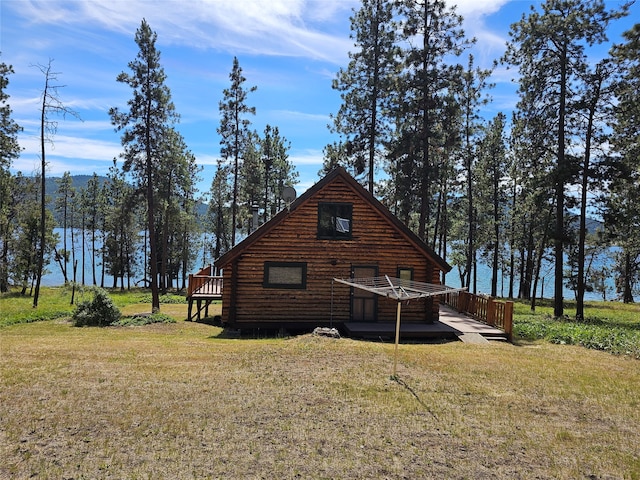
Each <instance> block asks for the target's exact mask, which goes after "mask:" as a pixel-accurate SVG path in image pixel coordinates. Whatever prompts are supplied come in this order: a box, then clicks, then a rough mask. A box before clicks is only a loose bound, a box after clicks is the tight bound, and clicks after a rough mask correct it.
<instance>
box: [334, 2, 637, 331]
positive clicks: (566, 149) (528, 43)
mask: <svg viewBox="0 0 640 480" xmlns="http://www.w3.org/2000/svg"><path fill="white" fill-rule="evenodd" d="M629 6H630V4H622V5H619V6H618V7H617V8H612V9H608V8H607V5H606V4H605V2H603V1H598V0H593V1H591V0H590V1H585V0H547V1H545V2H543V3H542V4H540V5H534V6H532V7H531V9H530V11H529V12H528V13H527V14H524V15H523V16H522V18H521V19H520V20H519V21H518V22H516V23H514V24H512V25H511V28H510V31H509V40H508V42H507V44H506V49H505V53H504V55H503V56H502V57H501V58H499V59H496V62H495V64H494V66H493V67H492V68H491V69H482V68H478V67H477V66H476V62H475V59H474V57H473V55H472V54H470V53H469V49H470V47H471V46H472V45H473V44H474V43H475V39H473V38H468V37H467V36H466V35H465V33H464V30H463V28H462V20H463V19H462V17H461V16H460V15H458V14H457V13H456V10H455V8H448V7H447V6H446V4H445V2H443V1H440V0H396V1H393V2H388V1H384V0H363V1H362V5H361V7H360V8H359V9H358V10H357V11H354V14H353V16H352V17H351V38H352V39H353V40H354V49H353V50H352V51H351V53H350V55H349V58H350V61H349V64H348V65H347V66H346V67H344V68H342V69H340V70H339V72H338V74H337V76H336V78H335V80H334V82H333V87H334V88H335V89H336V90H337V91H338V92H340V95H341V98H342V104H341V107H340V109H339V111H338V112H337V113H336V114H335V115H334V116H333V118H332V124H331V125H330V127H331V129H332V131H333V132H335V133H336V134H338V136H339V140H338V141H335V142H334V143H332V144H331V145H328V146H327V147H326V148H325V157H326V159H325V165H324V170H329V169H331V168H332V167H333V165H334V164H337V163H343V164H345V163H346V165H348V166H349V167H350V168H351V169H352V171H353V173H354V174H355V175H358V178H359V179H361V181H362V182H363V183H364V184H365V185H368V187H369V189H370V190H371V192H374V193H375V194H376V195H378V196H379V197H381V198H382V199H383V201H384V202H385V203H386V204H387V205H389V206H390V207H391V209H392V210H393V211H394V213H395V214H396V215H398V216H399V218H400V219H401V220H402V221H404V222H405V223H407V224H408V225H409V226H411V228H413V229H414V230H415V231H416V233H417V234H418V235H419V236H420V237H421V238H422V239H423V240H425V241H426V242H427V243H428V244H429V245H430V246H431V247H432V248H433V249H434V250H435V251H436V252H437V253H438V254H440V255H441V256H442V257H444V258H447V259H448V260H449V261H450V262H451V263H452V264H453V265H454V266H455V267H456V268H457V272H458V275H459V276H460V280H461V283H462V285H463V286H466V287H468V288H469V289H470V290H471V291H476V282H477V273H478V268H477V265H478V263H479V262H485V263H487V264H488V265H490V266H491V271H492V274H491V292H490V293H491V295H494V296H495V295H497V293H498V281H499V279H501V278H506V281H507V283H508V286H507V292H506V296H508V297H512V298H514V297H519V298H526V299H531V305H532V308H535V301H536V298H535V297H536V292H537V291H539V288H538V283H539V282H540V279H541V267H542V265H543V263H544V262H545V261H546V260H547V259H550V260H551V262H552V263H553V264H554V273H553V277H554V291H553V297H554V300H555V303H554V313H555V315H556V316H557V317H560V316H562V315H563V314H564V310H563V308H564V306H563V289H564V287H566V286H569V287H570V288H571V289H573V290H574V291H575V292H576V300H577V311H576V317H577V318H579V319H581V318H584V294H585V291H587V290H592V289H600V290H601V291H603V292H606V288H605V283H604V281H605V279H606V277H607V276H614V277H615V279H616V287H617V288H616V289H617V294H618V295H619V297H620V298H621V299H622V300H623V301H625V302H629V301H633V291H634V289H635V288H636V286H637V282H638V279H639V278H638V277H639V267H640V244H639V242H638V238H639V236H638V233H639V232H638V230H637V227H638V219H639V218H640V217H638V213H639V212H638V210H637V201H636V198H637V197H636V196H634V195H633V193H634V192H637V189H638V182H637V176H638V172H639V159H640V157H639V156H638V148H640V147H639V145H640V142H639V137H638V135H639V134H638V132H640V128H639V125H638V119H639V118H640V117H639V116H638V108H639V107H638V105H640V102H638V93H637V92H638V78H639V77H638V65H639V64H640V54H639V53H638V52H639V50H638V42H639V39H638V35H639V32H640V26H639V25H636V26H635V27H633V29H632V30H630V31H628V32H626V33H625V34H624V40H625V41H624V42H623V43H622V44H620V45H613V46H611V48H610V50H609V52H608V54H605V55H602V56H601V57H602V58H600V56H599V55H598V54H596V53H595V48H596V47H597V46H598V45H602V44H606V43H607V42H608V39H607V32H608V30H609V28H610V26H611V25H613V24H614V22H616V21H617V20H618V19H620V18H622V17H624V16H625V15H627V14H628V9H629ZM594 58H595V59H596V60H594ZM497 67H501V68H504V69H509V70H511V71H512V72H513V76H514V79H515V81H516V82H517V85H518V103H517V105H516V107H515V109H514V110H513V111H511V112H499V113H497V114H496V115H494V116H493V117H492V118H488V117H487V115H486V112H487V111H488V110H489V109H488V107H490V106H491V105H490V104H491V102H492V98H491V88H492V87H493V85H492V84H490V82H489V80H490V76H491V73H492V70H493V69H495V68H497ZM376 172H378V173H382V174H381V175H379V180H378V181H375V174H376ZM589 214H591V215H596V216H599V217H600V218H602V219H604V227H603V228H601V229H600V231H598V232H597V234H593V232H592V234H591V236H588V231H587V222H588V216H589ZM610 245H615V246H616V247H617V250H616V255H615V262H614V265H615V266H614V271H611V272H609V271H607V270H605V269H602V268H595V266H594V258H595V256H596V255H597V254H601V253H602V251H603V250H605V249H606V247H607V246H610ZM445 280H446V279H445ZM516 285H517V290H516Z"/></svg>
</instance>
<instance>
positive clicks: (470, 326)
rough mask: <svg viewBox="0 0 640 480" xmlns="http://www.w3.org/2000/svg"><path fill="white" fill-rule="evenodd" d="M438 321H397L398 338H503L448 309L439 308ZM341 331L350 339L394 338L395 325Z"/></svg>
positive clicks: (357, 325) (360, 324) (496, 331)
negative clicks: (473, 336) (466, 335)
mask: <svg viewBox="0 0 640 480" xmlns="http://www.w3.org/2000/svg"><path fill="white" fill-rule="evenodd" d="M439 317H440V318H439V319H438V320H437V321H435V322H433V323H402V319H401V321H400V339H401V340H402V339H407V338H414V339H415V338H430V339H436V338H442V339H455V338H458V337H460V336H461V335H464V334H478V335H482V336H483V337H488V338H506V334H505V333H504V332H503V331H502V330H500V329H499V328H495V327H492V326H490V325H487V324H486V323H483V322H480V321H478V320H475V319H473V318H471V317H468V316H466V315H464V314H463V313H458V312H457V311H455V310H453V309H452V308H451V307H448V306H446V305H440V316H439ZM344 326H345V329H346V330H347V333H348V334H349V335H350V336H354V337H365V338H367V337H368V338H374V337H388V338H393V337H394V336H395V329H396V325H395V323H393V322H347V323H345V325H344Z"/></svg>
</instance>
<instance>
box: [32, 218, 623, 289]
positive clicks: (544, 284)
mask: <svg viewBox="0 0 640 480" xmlns="http://www.w3.org/2000/svg"><path fill="white" fill-rule="evenodd" d="M55 232H56V233H58V235H59V236H60V237H62V229H55ZM80 246H81V244H80V237H79V235H78V234H77V233H76V259H77V260H78V272H77V281H78V282H81V280H82V272H81V268H82V252H81V250H80ZM67 247H68V248H69V249H71V235H70V232H69V231H67ZM97 248H100V244H99V243H97ZM58 249H62V242H61V243H60V245H58ZM85 251H86V253H85V268H84V271H85V284H87V285H92V284H93V274H92V270H91V243H90V239H88V238H87V240H86V241H85ZM198 262H199V263H198V265H201V264H208V263H211V262H212V260H211V259H205V261H204V262H203V260H202V259H199V260H198ZM599 263H600V264H601V263H602V260H600V262H599ZM47 269H48V270H49V273H47V274H45V275H44V276H43V277H42V285H44V286H49V287H51V286H58V285H64V276H63V275H62V272H61V270H60V266H59V265H58V263H57V262H55V261H52V262H51V263H50V264H49V266H48V267H47ZM67 270H68V273H67V275H68V277H69V280H73V266H72V264H71V262H69V264H68V266H67ZM194 270H196V269H194ZM101 274H102V265H101V259H100V257H98V258H96V279H97V283H98V285H100V280H101ZM541 275H542V277H543V278H541V279H540V281H539V282H538V295H537V296H538V297H544V298H551V297H553V265H552V264H551V263H547V264H545V265H543V268H542V270H541ZM141 279H142V275H141V274H139V275H138V276H137V277H135V278H134V280H133V281H134V282H135V281H139V280H141ZM477 279H478V280H477V293H482V294H489V293H490V292H491V269H490V268H489V266H488V265H484V264H480V263H479V264H478V275H477ZM125 282H126V280H125ZM508 282H509V279H508V278H507V277H505V278H504V279H500V278H499V279H498V296H501V297H504V296H505V295H507V294H508V293H509V283H508ZM446 284H447V285H449V286H450V287H460V277H459V275H458V272H457V270H456V268H455V267H454V268H453V269H452V270H451V272H449V274H447V277H446ZM613 284H614V282H613V278H610V279H609V282H608V285H609V287H610V289H611V291H610V292H609V293H608V294H607V299H611V298H613V292H614V290H613ZM104 285H105V287H111V286H112V285H113V277H112V276H111V275H108V274H105V279H104ZM517 289H518V284H517V282H516V285H515V286H514V290H515V292H516V293H517ZM564 298H565V299H566V300H573V299H574V298H575V295H574V293H573V291H572V290H570V289H567V288H565V289H564ZM585 300H602V296H601V295H600V294H599V293H596V292H585Z"/></svg>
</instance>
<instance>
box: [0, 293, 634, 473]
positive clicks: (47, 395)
mask: <svg viewBox="0 0 640 480" xmlns="http://www.w3.org/2000/svg"><path fill="white" fill-rule="evenodd" d="M116 302H117V303H118V302H120V303H119V306H120V307H121V308H122V309H123V313H124V314H134V313H137V312H138V310H142V311H148V305H143V306H139V305H136V301H135V296H134V294H132V296H131V298H130V299H126V298H125V297H124V296H123V297H121V299H120V300H116ZM3 305H4V303H3ZM3 308H4V307H3ZM518 308H520V307H518ZM162 311H163V312H164V313H169V314H171V315H173V316H175V318H176V319H177V320H178V321H177V322H176V323H171V324H154V325H146V326H142V327H109V328H76V327H73V326H72V325H71V323H70V322H69V321H68V320H67V319H65V318H57V319H53V320H48V321H42V322H37V323H30V324H26V323H21V324H14V325H10V326H5V327H3V328H0V425H1V427H0V458H1V459H2V461H0V478H17V479H22V478H45V479H46V478H51V479H59V478H101V479H102V478H105V479H109V478H113V479H138V478H154V479H163V478H166V479H187V478H194V479H196V478H197V479H201V478H278V479H280V478H283V479H285V478H292V479H293V478H318V479H320V478H349V479H353V478H362V479H365V478H367V479H368V478H389V479H395V478H398V479H400V478H454V479H457V478H459V479H463V478H470V479H478V478H486V479H493V478H503V479H512V478H522V479H525V478H526V479H528V478H566V479H574V478H593V479H605V478H627V479H640V431H639V429H638V425H640V397H639V396H638V391H639V386H640V363H638V360H636V359H634V358H633V357H631V356H628V355H611V354H610V353H607V352H602V351H597V350H589V349H585V348H582V347H579V346H572V345H559V344H554V343H550V342H548V341H542V340H538V341H528V340H522V339H521V340H518V341H516V344H515V345H511V344H505V343H497V342H494V343H491V344H490V345H489V346H478V345H469V344H463V343H458V342H452V343H445V344H403V345H401V346H400V349H399V355H400V356H399V364H398V374H399V375H398V379H397V380H394V379H391V377H390V373H391V370H392V367H393V345H392V344H385V343H376V342H364V341H354V340H349V339H339V340H334V339H327V338H320V337H313V336H310V335H305V336H300V337H294V338H288V339H228V338H224V336H223V335H222V330H221V329H219V328H217V327H213V326H209V325H205V324H198V323H191V322H185V321H183V319H184V318H185V317H186V305H184V304H169V305H162ZM518 315H523V316H524V315H526V313H518ZM633 322H634V321H633V320H630V322H629V323H630V324H633Z"/></svg>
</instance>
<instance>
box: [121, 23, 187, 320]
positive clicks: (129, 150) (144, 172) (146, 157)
mask: <svg viewBox="0 0 640 480" xmlns="http://www.w3.org/2000/svg"><path fill="white" fill-rule="evenodd" d="M156 40H157V34H156V33H155V32H153V31H152V30H151V27H150V26H149V24H148V23H147V21H146V20H144V19H143V20H142V24H141V25H140V28H139V29H138V30H137V31H136V36H135V42H136V44H137V45H138V47H139V49H140V50H139V52H138V54H137V56H136V58H135V60H133V61H131V62H129V68H130V70H131V73H126V72H122V73H120V74H119V75H118V77H117V80H118V82H121V83H124V84H126V85H128V86H129V87H131V89H132V90H133V97H132V98H131V99H130V100H129V101H128V102H127V105H128V111H121V110H120V109H118V108H112V109H111V110H110V111H109V114H110V115H111V122H112V123H113V125H115V127H116V131H122V132H123V134H122V146H123V147H124V152H123V153H122V155H121V156H122V157H123V158H124V170H125V171H131V172H133V174H134V176H135V179H136V182H137V184H138V186H139V188H140V189H142V190H143V191H144V195H145V198H146V201H147V231H148V238H149V240H148V241H149V265H150V273H149V277H150V278H149V280H150V286H151V297H152V304H151V308H152V312H154V313H155V312H158V311H159V310H160V295H159V290H158V260H159V258H158V251H157V238H156V236H157V232H156V225H155V217H156V207H155V195H156V186H155V185H154V172H155V170H156V169H157V168H158V167H159V165H160V163H161V160H162V155H163V151H162V146H163V138H164V136H165V133H166V131H167V129H168V128H169V127H171V126H172V125H173V124H174V123H175V121H176V120H177V114H176V113H175V108H174V105H173V102H172V101H171V92H170V90H169V87H167V86H166V85H165V80H166V74H165V73H164V69H163V68H162V65H161V64H160V52H159V51H158V50H157V49H156Z"/></svg>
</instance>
